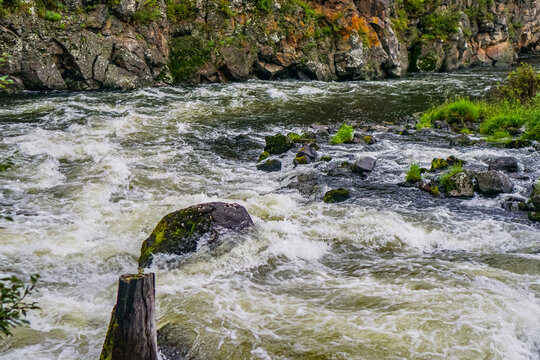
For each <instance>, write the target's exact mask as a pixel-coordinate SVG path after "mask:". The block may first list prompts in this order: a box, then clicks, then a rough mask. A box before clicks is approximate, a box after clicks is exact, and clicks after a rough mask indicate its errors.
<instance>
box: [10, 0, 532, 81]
mask: <svg viewBox="0 0 540 360" xmlns="http://www.w3.org/2000/svg"><path fill="white" fill-rule="evenodd" d="M18 1H20V0H4V2H3V5H0V16H2V17H1V18H0V76H2V75H9V79H10V80H11V82H12V83H11V84H9V85H8V87H7V89H8V90H9V91H13V90H20V89H31V90H41V89H74V90H87V89H100V88H121V89H131V88H136V87H140V86H149V85H153V84H156V83H172V82H177V83H178V82H188V83H201V82H225V81H243V80H247V79H253V78H259V79H279V78H299V79H317V80H322V81H330V80H360V79H373V78H384V77H395V76H402V75H404V74H406V73H407V72H410V71H449V70H453V69H456V68H459V67H467V66H475V65H481V66H493V65H495V66H500V65H509V64H511V63H514V62H515V60H516V54H517V53H518V52H520V51H524V50H540V0H533V1H525V0H356V1H355V0H305V1H302V0H197V1H195V0H165V1H164V0H106V1H108V2H96V1H94V0H64V2H63V3H62V2H54V1H53V0H23V1H28V2H18ZM57 1H59V0H57ZM0 4H1V3H0ZM4 91H5V89H4Z"/></svg>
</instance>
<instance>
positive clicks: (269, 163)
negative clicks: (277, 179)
mask: <svg viewBox="0 0 540 360" xmlns="http://www.w3.org/2000/svg"><path fill="white" fill-rule="evenodd" d="M257 170H261V171H266V172H275V171H280V170H281V161H279V160H276V159H270V160H266V161H265V162H263V163H262V164H259V165H257Z"/></svg>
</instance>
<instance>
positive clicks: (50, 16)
mask: <svg viewBox="0 0 540 360" xmlns="http://www.w3.org/2000/svg"><path fill="white" fill-rule="evenodd" d="M45 20H49V21H60V20H62V15H60V14H59V13H57V12H54V11H47V12H46V13H45Z"/></svg>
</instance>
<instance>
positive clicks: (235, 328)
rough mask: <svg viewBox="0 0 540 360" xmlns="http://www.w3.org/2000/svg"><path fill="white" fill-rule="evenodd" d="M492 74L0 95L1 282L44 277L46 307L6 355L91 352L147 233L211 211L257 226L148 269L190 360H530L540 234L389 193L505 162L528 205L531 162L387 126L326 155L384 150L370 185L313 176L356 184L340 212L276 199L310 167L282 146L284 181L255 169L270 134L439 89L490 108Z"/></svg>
mask: <svg viewBox="0 0 540 360" xmlns="http://www.w3.org/2000/svg"><path fill="white" fill-rule="evenodd" d="M532 61H533V63H534V64H536V66H537V67H539V66H538V65H540V61H538V60H534V59H533V60H532ZM504 74H505V72H504V71H503V70H494V69H485V70H479V69H475V70H474V71H465V72H456V73H452V74H431V75H418V76H413V77H409V78H405V79H397V80H388V81H376V82H347V83H320V82H298V81H290V82H289V81H284V82H248V83H240V84H238V83H237V84H225V85H204V86H197V87H165V88H151V89H142V90H138V91H133V92H89V93H44V94H35V93H28V94H25V95H23V96H19V97H16V98H8V99H1V102H0V153H5V154H11V153H12V152H14V151H16V150H18V152H17V153H15V154H14V155H13V156H14V161H15V166H14V167H13V168H12V169H11V170H10V171H7V172H3V173H0V215H3V216H9V217H12V218H13V221H8V220H6V219H3V218H1V217H0V246H1V248H0V274H16V275H18V276H19V277H22V278H28V276H29V274H31V273H39V274H41V276H42V278H41V280H40V282H39V283H38V284H39V285H38V287H39V292H38V293H37V294H35V295H34V296H33V297H32V300H35V301H37V302H38V303H39V305H40V306H41V310H37V311H32V312H31V313H30V314H29V317H28V318H29V320H30V322H31V324H30V325H29V326H24V327H19V328H17V329H15V330H14V336H13V337H9V338H7V339H2V340H0V359H3V360H11V359H40V360H42V359H97V358H98V357H99V353H100V351H101V346H102V343H103V340H104V337H105V332H106V329H107V325H108V321H109V317H110V312H111V309H112V307H113V304H114V302H115V300H116V299H115V296H116V290H117V280H118V277H119V275H121V274H124V273H133V272H136V271H137V257H138V255H139V251H140V246H141V243H142V241H143V240H144V239H146V237H147V236H148V235H149V234H150V232H151V231H152V230H153V228H154V227H155V225H156V224H157V222H158V221H159V220H160V219H161V218H162V217H163V216H164V215H165V214H167V213H168V212H171V211H174V210H177V209H180V208H183V207H186V206H189V205H192V204H196V203H201V202H207V201H227V202H237V203H239V204H241V205H243V206H245V207H246V208H247V210H248V211H249V213H250V214H251V216H252V217H253V219H254V221H255V223H256V225H257V226H256V229H255V230H254V231H252V232H250V233H249V234H248V235H246V236H244V238H243V239H240V240H241V241H238V245H237V246H235V247H233V248H232V249H231V250H230V251H222V252H220V253H218V254H213V255H209V254H204V253H202V254H196V255H194V256H191V257H190V258H188V259H184V260H183V261H182V262H181V263H180V264H179V265H177V266H172V265H170V264H171V263H170V262H167V261H161V262H160V261H157V262H156V263H157V265H154V266H153V268H152V271H154V272H156V275H157V304H156V306H157V316H158V327H161V326H163V325H166V324H170V325H169V327H170V328H171V329H172V330H173V331H172V332H173V333H175V334H177V336H178V337H179V338H181V339H182V341H185V342H186V343H187V344H189V346H190V347H191V349H190V351H189V354H188V357H189V358H194V359H501V360H503V359H504V360H508V359H539V358H540V228H539V227H538V225H533V224H532V223H531V222H529V221H528V220H527V219H526V215H525V214H524V213H515V212H512V213H510V212H508V211H506V210H504V209H503V208H501V202H502V201H503V199H504V197H505V196H499V197H497V198H491V199H488V198H483V197H480V196H478V195H476V196H475V197H474V198H473V199H470V200H456V199H453V200H451V199H436V198H433V197H431V196H430V195H428V194H427V193H423V192H420V191H419V190H416V189H407V188H401V187H398V186H397V183H399V182H400V181H402V180H403V178H404V174H405V171H406V169H407V166H408V164H409V163H410V162H411V161H413V160H414V161H418V162H420V163H421V164H422V165H423V166H428V165H429V162H430V161H431V159H432V158H434V157H447V156H449V155H456V156H458V157H459V158H462V159H464V160H466V161H467V164H468V165H470V166H476V167H480V168H481V167H486V161H487V159H489V158H490V157H495V156H514V157H516V158H517V159H518V160H519V162H520V165H521V167H522V169H523V171H522V172H521V173H519V174H518V175H517V177H516V178H515V179H514V180H515V183H516V187H515V190H514V193H516V194H521V195H523V196H525V195H526V194H527V193H528V191H529V189H530V184H531V182H532V181H533V180H534V179H536V178H538V176H539V175H540V166H539V164H540V153H539V152H535V151H532V150H531V149H521V150H512V149H502V148H497V147H491V146H469V147H459V148H457V149H450V148H449V147H448V144H447V143H444V142H440V141H431V142H430V141H424V140H422V141H421V140H418V139H417V138H415V137H414V136H403V135H397V134H392V133H387V132H384V131H381V132H377V131H375V132H374V136H375V137H377V138H379V142H377V143H376V144H375V145H373V146H362V145H337V146H332V145H329V144H320V145H322V147H321V149H320V151H319V153H320V154H322V155H331V156H333V157H334V160H338V161H343V160H347V159H349V158H350V157H359V156H363V155H367V156H372V157H375V158H377V167H376V168H375V171H374V172H373V173H372V174H370V175H369V177H368V178H367V179H363V180H361V179H355V180H350V179H349V180H348V179H341V180H335V179H329V180H328V185H324V184H323V188H322V191H323V192H324V190H328V189H329V188H330V186H332V187H333V185H335V184H333V183H332V182H336V181H341V182H342V183H340V184H337V185H343V184H344V183H343V182H344V181H345V182H346V181H349V183H345V185H346V186H348V187H349V188H350V189H351V190H352V198H351V199H350V200H348V201H347V202H344V203H340V204H324V203H323V202H322V201H321V199H320V197H319V195H317V196H315V197H309V196H306V195H303V194H302V193H300V192H298V191H297V190H294V189H291V188H289V187H288V185H289V184H290V183H291V182H294V181H295V177H296V176H297V175H299V174H303V173H304V174H305V173H312V174H318V173H320V171H319V170H318V169H316V166H318V165H301V166H297V167H294V166H293V164H292V157H293V154H292V153H289V154H287V155H285V156H284V159H283V164H284V168H283V170H282V171H281V172H277V173H264V172H262V171H258V170H256V168H255V165H256V159H257V157H258V155H259V154H260V152H261V151H262V148H263V146H264V136H265V135H269V134H274V133H276V132H283V133H286V132H289V131H297V132H300V131H301V130H303V129H309V127H310V126H312V125H315V124H318V125H325V126H334V127H335V126H339V125H340V124H341V123H344V122H348V123H357V122H364V123H365V122H371V123H372V124H381V123H383V122H394V121H396V120H398V119H401V118H403V117H405V116H407V115H410V114H412V113H414V112H417V111H421V110H423V109H424V108H426V107H427V106H428V105H429V104H431V103H433V102H437V101H441V99H443V98H445V97H446V96H448V95H465V96H472V97H481V96H485V94H487V93H489V92H490V90H492V89H493V88H494V86H495V85H496V83H497V81H499V80H500V79H502V78H503V76H504ZM317 176H319V175H317ZM320 176H322V175H320ZM321 179H325V177H324V176H323V177H322V178H321ZM325 181H326V180H325ZM237 240H238V239H237ZM158 260H159V259H158ZM162 260H166V259H162ZM169 260H170V259H169ZM167 264H169V265H167Z"/></svg>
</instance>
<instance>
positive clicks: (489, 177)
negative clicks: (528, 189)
mask: <svg viewBox="0 0 540 360" xmlns="http://www.w3.org/2000/svg"><path fill="white" fill-rule="evenodd" d="M476 183H477V185H478V191H480V192H481V193H482V194H484V195H488V196H492V195H497V194H501V193H509V192H511V191H512V189H514V184H513V183H512V180H511V179H510V177H509V176H508V175H506V174H505V173H502V172H500V171H495V170H490V171H484V172H481V173H478V174H476Z"/></svg>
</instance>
